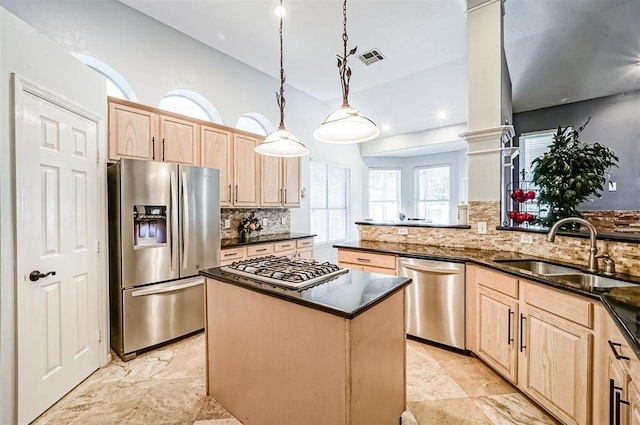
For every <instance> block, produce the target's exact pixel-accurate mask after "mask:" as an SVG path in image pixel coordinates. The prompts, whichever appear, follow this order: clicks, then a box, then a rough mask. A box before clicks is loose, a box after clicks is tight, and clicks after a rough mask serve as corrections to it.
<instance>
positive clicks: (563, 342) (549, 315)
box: [467, 266, 600, 425]
mask: <svg viewBox="0 0 640 425" xmlns="http://www.w3.org/2000/svg"><path fill="white" fill-rule="evenodd" d="M470 267H471V268H473V271H472V272H471V273H469V274H468V275H469V276H473V279H474V280H473V281H471V282H470V281H467V285H473V286H474V287H475V293H474V294H473V295H474V297H475V312H472V313H471V314H474V315H475V316H474V317H475V329H473V330H471V332H474V335H473V336H474V338H475V347H474V350H475V352H476V354H477V355H478V357H480V358H481V359H482V360H484V361H485V362H486V363H487V364H488V365H489V366H491V367H492V368H494V369H495V370H496V371H497V372H499V373H500V374H502V375H503V376H504V377H505V378H506V379H508V380H509V381H511V382H512V383H513V384H515V385H516V386H517V387H518V388H519V389H520V390H521V391H522V392H524V393H525V394H527V395H528V396H529V397H531V399H533V400H534V401H536V402H538V404H540V406H542V407H543V408H545V409H546V410H547V411H548V412H549V413H551V414H553V415H554V416H555V417H556V418H558V419H559V420H560V421H561V422H562V423H564V424H575V425H589V424H593V425H595V424H598V425H600V423H599V422H597V421H593V420H592V402H591V400H592V388H593V382H592V370H593V362H594V361H593V352H594V301H593V300H591V299H587V298H585V297H579V296H574V295H572V294H567V293H564V292H562V291H558V290H555V289H552V288H547V287H544V286H543V285H540V284H537V283H535V282H529V281H525V280H519V279H516V278H514V277H513V276H511V275H508V274H505V273H500V272H497V271H494V270H488V269H484V268H480V267H475V268H474V266H468V268H467V269H468V270H469V268H470Z"/></svg>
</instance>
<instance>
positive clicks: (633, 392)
mask: <svg viewBox="0 0 640 425" xmlns="http://www.w3.org/2000/svg"><path fill="white" fill-rule="evenodd" d="M637 385H640V382H638V383H636V382H635V381H634V382H631V383H630V384H629V403H630V410H631V412H630V415H629V416H630V417H629V424H630V425H640V390H639V389H638V386H637Z"/></svg>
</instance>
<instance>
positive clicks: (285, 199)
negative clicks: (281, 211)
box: [282, 189, 287, 204]
mask: <svg viewBox="0 0 640 425" xmlns="http://www.w3.org/2000/svg"><path fill="white" fill-rule="evenodd" d="M282 203H283V204H286V203H287V189H285V190H284V198H283V199H282Z"/></svg>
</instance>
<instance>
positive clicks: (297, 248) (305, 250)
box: [220, 238, 313, 266]
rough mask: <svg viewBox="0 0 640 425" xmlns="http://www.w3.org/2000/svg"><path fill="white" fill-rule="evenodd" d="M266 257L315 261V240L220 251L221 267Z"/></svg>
mask: <svg viewBox="0 0 640 425" xmlns="http://www.w3.org/2000/svg"><path fill="white" fill-rule="evenodd" d="M265 255H276V256H278V257H282V256H286V257H290V258H308V259H313V238H303V239H290V240H286V241H279V242H270V243H261V244H253V245H243V246H239V247H235V248H226V249H222V250H221V251H220V265H221V266H228V265H229V264H231V263H233V262H234V261H240V260H246V259H248V258H257V257H262V256H265Z"/></svg>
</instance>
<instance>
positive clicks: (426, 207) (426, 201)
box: [415, 165, 451, 224]
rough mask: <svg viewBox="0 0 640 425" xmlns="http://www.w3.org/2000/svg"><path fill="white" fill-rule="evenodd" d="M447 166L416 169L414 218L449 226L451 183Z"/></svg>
mask: <svg viewBox="0 0 640 425" xmlns="http://www.w3.org/2000/svg"><path fill="white" fill-rule="evenodd" d="M449 170H450V167H449V165H438V166H435V167H419V168H416V175H415V179H416V185H415V186H416V214H417V215H416V217H417V218H421V219H424V220H427V221H430V222H431V223H434V224H449V210H450V209H451V206H450V204H451V191H450V187H451V182H450V178H449V175H450V173H449Z"/></svg>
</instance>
